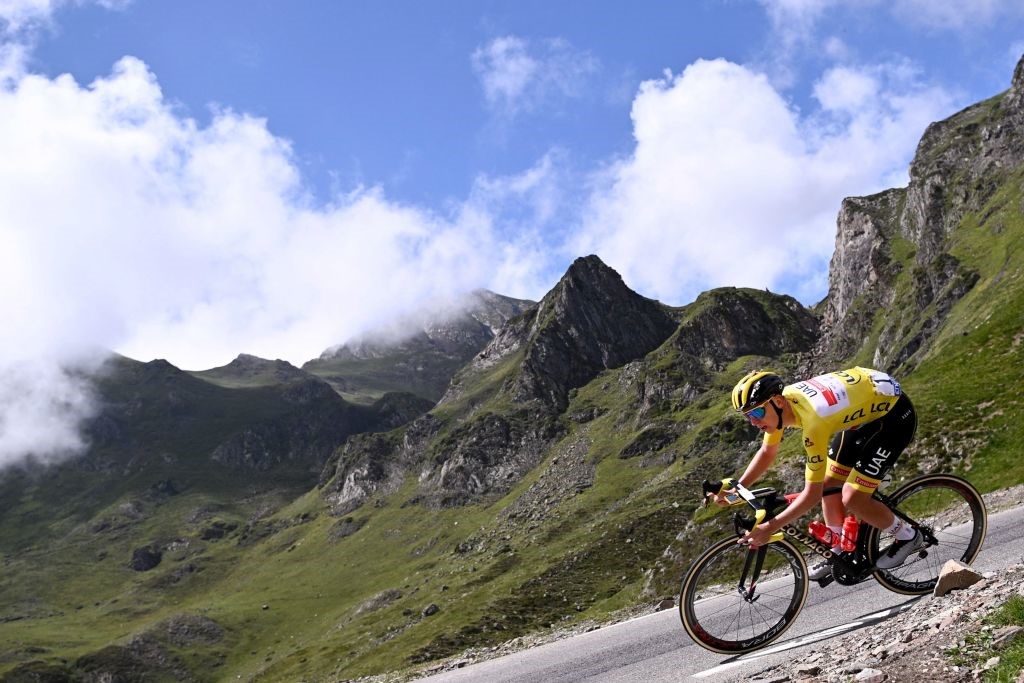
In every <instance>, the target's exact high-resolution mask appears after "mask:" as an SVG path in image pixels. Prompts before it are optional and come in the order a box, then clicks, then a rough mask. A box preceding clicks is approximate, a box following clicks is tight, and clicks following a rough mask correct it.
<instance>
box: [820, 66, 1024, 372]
mask: <svg viewBox="0 0 1024 683" xmlns="http://www.w3.org/2000/svg"><path fill="white" fill-rule="evenodd" d="M1022 164H1024V60H1022V61H1021V63H1019V64H1018V65H1017V69H1016V71H1015V72H1014V77H1013V83H1012V86H1011V88H1010V89H1009V90H1008V91H1007V92H1005V93H1003V94H1001V95H998V96H996V97H993V98H991V99H989V100H986V101H984V102H980V103H978V104H975V105H973V106H971V107H968V108H967V109H964V110H963V111H961V112H959V113H957V114H955V115H953V116H951V117H949V118H948V119H945V120H944V121H939V122H936V123H933V124H931V125H930V126H928V128H927V130H926V131H925V133H924V135H923V136H922V138H921V141H920V143H919V144H918V147H917V151H916V153H915V156H914V160H913V162H912V163H911V166H910V184H909V185H908V187H907V188H906V189H895V190H889V191H887V192H883V193H880V194H877V195H873V196H871V197H860V198H850V199H847V200H845V201H844V202H843V206H842V209H841V211H840V213H839V218H838V229H837V233H836V248H835V252H834V254H833V257H832V262H831V264H830V267H829V293H828V297H827V298H826V299H825V301H824V302H823V312H822V329H823V334H822V336H821V339H820V341H819V343H818V345H817V347H816V349H815V353H814V354H813V359H812V361H811V365H812V366H814V369H818V370H821V369H825V368H826V367H827V366H831V365H834V364H836V363H838V362H840V361H842V360H843V359H846V358H849V357H850V356H852V355H853V354H854V353H856V352H857V351H859V350H860V349H862V348H863V347H865V346H867V347H868V348H869V351H870V352H871V353H872V354H873V359H872V362H873V364H874V366H875V367H878V368H880V369H884V370H889V371H894V370H896V369H897V368H901V367H902V368H903V371H905V370H906V368H907V366H908V365H910V366H912V365H913V364H914V363H915V358H916V357H918V356H919V355H920V353H919V352H921V351H923V350H926V349H927V348H928V345H929V342H930V340H931V339H933V338H934V336H935V335H936V333H937V332H938V331H939V330H940V329H941V327H942V324H943V323H944V321H945V320H946V317H947V315H948V313H949V311H950V309H951V308H952V307H953V305H954V304H955V303H956V302H957V301H959V300H960V299H961V298H962V297H963V296H964V295H965V294H966V293H967V292H969V291H970V290H971V288H972V287H973V286H974V284H975V283H976V282H977V280H978V275H977V273H975V272H973V271H971V270H970V269H967V268H965V267H964V266H963V265H962V264H961V263H960V261H959V260H958V259H957V258H956V257H955V256H954V255H953V254H951V253H950V244H949V237H950V235H951V234H952V233H953V232H954V231H955V230H956V229H957V227H958V226H959V225H960V223H961V221H962V220H963V218H964V216H965V215H967V214H968V213H978V212H982V210H983V209H984V207H985V206H986V204H987V202H989V200H991V199H992V197H993V196H994V194H995V192H996V190H997V189H998V188H999V187H1000V186H1001V184H1002V183H1003V182H1004V181H1005V180H1006V178H1007V176H1008V174H1009V173H1011V172H1013V171H1014V170H1019V169H1020V167H1021V165H1022ZM980 220H981V221H984V220H986V216H985V215H984V214H982V215H981V216H980ZM897 252H899V254H897ZM907 267H909V268H910V269H911V271H910V272H906V273H904V274H903V276H904V277H905V278H906V279H908V280H909V286H907V287H905V288H904V290H905V291H902V292H901V291H900V290H899V288H898V287H897V286H896V279H897V277H898V276H899V275H900V273H901V271H902V270H905V269H906V268H907ZM879 314H884V315H885V319H884V321H883V322H882V323H881V324H876V319H877V316H878V315H879Z"/></svg>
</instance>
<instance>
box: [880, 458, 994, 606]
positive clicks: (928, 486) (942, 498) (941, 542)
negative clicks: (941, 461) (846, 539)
mask: <svg viewBox="0 0 1024 683" xmlns="http://www.w3.org/2000/svg"><path fill="white" fill-rule="evenodd" d="M890 499H891V500H892V502H893V504H894V505H895V506H896V508H897V509H899V510H900V512H902V513H904V514H905V515H907V516H908V517H910V518H911V519H913V520H914V522H915V523H916V524H918V525H920V526H921V527H923V528H926V529H927V530H929V531H930V532H931V534H933V535H934V537H935V539H936V541H937V543H936V544H934V545H930V546H928V547H927V548H924V549H923V550H921V551H919V552H918V553H916V554H913V555H911V556H910V557H908V558H907V561H906V562H904V563H903V564H902V565H900V566H899V567H894V568H893V569H885V570H883V569H879V570H877V571H876V572H874V577H875V579H877V580H878V582H879V583H880V584H882V585H883V586H885V587H886V588H888V589H889V590H891V591H895V592H897V593H904V594H906V595H923V594H925V593H929V592H931V591H932V590H933V589H934V588H935V583H936V582H937V581H938V579H939V572H940V571H941V570H942V566H943V565H944V564H945V563H946V562H947V561H948V560H957V561H959V562H963V563H964V564H970V563H971V562H973V561H974V558H975V557H977V556H978V551H980V550H981V544H982V542H983V541H984V540H985V533H986V531H987V530H988V514H987V513H986V511H985V501H984V500H982V498H981V494H980V493H978V491H977V489H975V488H974V487H973V486H971V484H970V483H968V482H967V481H965V480H964V479H961V478H960V477H957V476H954V475H951V474H926V475H924V476H922V477H917V478H916V479H912V480H910V481H909V482H907V483H906V484H904V485H903V486H901V487H900V488H898V489H897V490H896V492H895V493H893V494H892V495H891V496H890ZM862 528H865V527H862ZM866 528H867V529H868V540H867V552H868V558H869V560H870V561H871V562H872V563H874V562H875V561H876V560H877V558H878V557H879V555H880V554H881V552H883V551H884V549H885V548H888V547H889V544H890V543H892V542H893V541H894V540H895V539H894V538H893V537H892V536H891V535H889V534H886V533H884V532H882V531H879V530H878V529H876V528H874V527H866Z"/></svg>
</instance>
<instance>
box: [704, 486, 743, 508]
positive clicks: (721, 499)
mask: <svg viewBox="0 0 1024 683" xmlns="http://www.w3.org/2000/svg"><path fill="white" fill-rule="evenodd" d="M736 499H737V496H736V492H735V491H734V490H733V489H729V490H727V491H722V492H721V493H719V494H718V495H712V494H710V493H709V494H708V495H707V498H706V500H705V501H704V504H705V505H711V504H712V503H714V504H715V505H721V506H722V507H726V506H728V505H732V504H733V503H735V502H736Z"/></svg>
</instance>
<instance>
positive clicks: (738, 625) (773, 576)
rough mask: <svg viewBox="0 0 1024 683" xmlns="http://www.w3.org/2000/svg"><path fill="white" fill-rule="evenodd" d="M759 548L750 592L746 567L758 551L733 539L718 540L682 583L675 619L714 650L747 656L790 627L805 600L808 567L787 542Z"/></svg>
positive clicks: (748, 569) (749, 575)
mask: <svg viewBox="0 0 1024 683" xmlns="http://www.w3.org/2000/svg"><path fill="white" fill-rule="evenodd" d="M763 550H764V551H765V554H764V564H763V566H762V569H761V571H760V572H759V574H758V577H757V579H756V582H755V585H754V588H753V590H751V576H752V573H751V572H750V569H751V566H752V565H753V564H754V561H755V559H756V558H755V556H756V554H757V552H758V551H756V550H751V549H749V548H748V547H747V546H744V545H739V544H737V543H736V537H735V536H733V537H730V538H724V539H722V540H721V541H718V542H717V543H715V544H714V545H713V546H711V547H710V548H708V549H707V550H706V551H704V554H702V555H701V556H700V557H698V558H697V559H696V561H694V563H693V565H692V566H691V567H690V570H689V571H688V572H687V573H686V577H685V578H684V579H683V586H682V590H681V591H680V594H679V616H680V618H681V619H682V621H683V627H684V628H685V629H686V632H687V633H688V634H690V637H691V638H693V639H694V640H695V641H696V642H697V643H698V644H699V645H701V646H703V647H705V648H707V649H709V650H712V651H713V652H722V653H738V652H749V651H751V650H756V649H758V648H761V647H764V646H765V645H767V644H768V643H770V642H772V641H773V640H775V639H776V638H778V637H779V636H780V635H782V634H783V632H785V630H786V629H787V628H789V627H790V625H792V623H793V620H794V619H795V618H796V615H797V614H798V613H799V612H800V609H801V608H802V607H803V604H804V600H805V599H806V598H807V564H806V563H805V562H804V558H803V557H802V556H801V554H800V553H799V551H797V549H796V548H795V547H793V545H792V544H791V543H790V542H789V541H787V540H782V541H776V542H775V543H769V544H768V545H766V546H764V548H763ZM744 567H746V568H747V574H746V576H744Z"/></svg>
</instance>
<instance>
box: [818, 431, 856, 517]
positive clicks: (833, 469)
mask: <svg viewBox="0 0 1024 683" xmlns="http://www.w3.org/2000/svg"><path fill="white" fill-rule="evenodd" d="M848 436H849V435H848V433H847V432H845V431H844V432H839V433H838V434H836V435H835V436H834V437H832V442H831V443H830V444H829V448H828V461H827V462H826V464H825V485H824V489H825V490H826V491H827V490H828V489H830V488H843V485H844V484H845V483H846V479H847V478H848V477H849V476H850V471H851V469H852V468H850V467H848V466H846V465H843V464H842V463H840V462H839V458H840V454H843V453H844V450H845V451H848V450H849V448H848V447H847V444H846V440H847V438H848ZM847 458H848V459H849V455H848V454H847ZM821 509H822V510H823V511H824V513H825V524H827V525H828V526H829V528H830V529H832V530H833V531H835V530H837V529H841V528H842V526H843V519H845V518H846V506H845V505H844V504H843V496H837V495H831V496H823V497H822V499H821Z"/></svg>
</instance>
